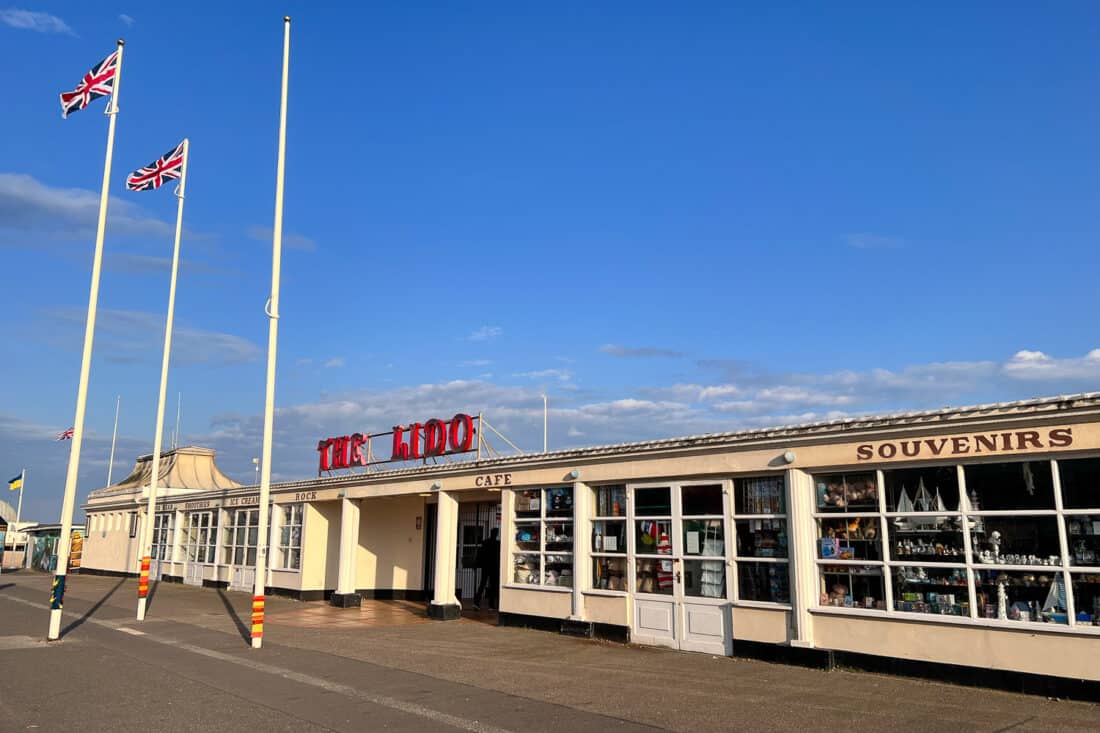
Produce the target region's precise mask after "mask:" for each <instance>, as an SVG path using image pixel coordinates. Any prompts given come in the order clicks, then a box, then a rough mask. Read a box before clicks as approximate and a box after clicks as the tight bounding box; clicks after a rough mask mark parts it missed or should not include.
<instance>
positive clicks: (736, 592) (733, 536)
mask: <svg viewBox="0 0 1100 733" xmlns="http://www.w3.org/2000/svg"><path fill="white" fill-rule="evenodd" d="M754 479H769V480H770V479H778V480H779V485H780V493H779V497H780V502H781V506H782V507H783V509H784V511H782V512H738V511H737V488H738V483H739V482H741V481H752V480H754ZM787 484H788V482H787V474H786V472H782V473H766V474H749V475H746V476H735V477H734V478H733V479H732V480H731V481H730V511H731V512H732V513H733V521H732V522H731V523H730V543H731V546H732V552H731V553H730V556H731V557H732V558H733V574H732V575H733V587H732V588H731V589H730V590H731V595H730V597H731V598H732V599H733V603H734V605H736V606H745V607H749V608H752V607H762V608H784V609H790V608H791V607H792V606H791V596H792V594H793V593H794V588H793V587H792V586H793V585H794V579H793V578H792V577H791V555H792V554H794V552H795V548H794V542H793V541H792V537H791V517H790V507H789V506H787V503H788V502H787V497H788V496H789V494H790V487H789V486H788V485H787ZM757 519H759V520H777V521H782V522H785V523H786V525H787V556H786V557H757V556H754V555H746V556H744V557H742V556H741V554H740V553H739V552H738V542H737V539H738V537H737V531H738V526H737V522H738V521H745V520H748V521H752V520H757ZM814 553H815V554H816V547H815V548H814ZM742 563H744V564H746V565H758V564H772V565H784V566H786V568H787V601H786V602H783V601H758V600H752V599H742V598H741V564H742Z"/></svg>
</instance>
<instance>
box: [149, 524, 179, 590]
mask: <svg viewBox="0 0 1100 733" xmlns="http://www.w3.org/2000/svg"><path fill="white" fill-rule="evenodd" d="M174 516H175V514H174V513H173V512H162V513H160V514H157V515H155V516H154V518H153V554H152V558H151V562H150V564H149V577H150V578H151V579H152V580H154V581H157V580H160V577H161V574H162V573H163V572H164V570H165V564H166V563H169V562H172V560H173V557H172V517H174Z"/></svg>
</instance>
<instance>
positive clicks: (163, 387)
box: [137, 138, 191, 621]
mask: <svg viewBox="0 0 1100 733" xmlns="http://www.w3.org/2000/svg"><path fill="white" fill-rule="evenodd" d="M190 158H191V143H190V142H189V141H188V140H187V138H184V139H183V165H182V166H181V170H180V182H179V186H178V187H177V188H176V198H177V199H178V202H177V204H176V241H175V246H174V247H173V248H172V277H171V280H170V281H169V285H168V318H167V319H166V320H165V323H164V353H163V355H162V357H161V362H160V393H159V394H158V395H157V424H156V426H155V427H154V429H153V430H154V432H153V465H152V473H151V475H150V476H149V504H148V506H147V507H146V509H145V524H144V525H143V527H142V532H141V548H142V553H141V574H140V575H139V576H138V607H137V620H138V621H144V620H145V606H146V603H147V601H148V596H149V565H150V563H151V557H152V554H153V521H154V518H155V517H156V511H157V484H158V483H159V482H160V451H161V447H162V441H163V435H164V402H165V400H166V399H167V398H168V362H169V361H170V359H171V354H172V322H173V321H174V319H175V315H176V279H177V276H178V275H179V267H180V235H181V234H182V232H183V201H184V197H185V189H186V187H187V164H188V163H189V162H190Z"/></svg>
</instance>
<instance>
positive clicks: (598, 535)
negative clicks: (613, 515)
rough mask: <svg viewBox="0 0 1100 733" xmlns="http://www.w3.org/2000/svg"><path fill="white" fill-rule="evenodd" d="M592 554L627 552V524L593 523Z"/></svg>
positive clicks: (620, 522) (613, 522)
mask: <svg viewBox="0 0 1100 733" xmlns="http://www.w3.org/2000/svg"><path fill="white" fill-rule="evenodd" d="M592 552H615V553H620V554H622V553H625V552H626V522H625V521H603V520H600V521H596V522H592Z"/></svg>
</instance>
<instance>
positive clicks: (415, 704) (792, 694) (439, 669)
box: [0, 571, 1100, 733]
mask: <svg viewBox="0 0 1100 733" xmlns="http://www.w3.org/2000/svg"><path fill="white" fill-rule="evenodd" d="M48 593H49V578H48V577H47V576H45V575H40V574H31V573H28V572H26V571H22V572H17V573H5V574H3V575H0V659H2V660H3V668H4V673H3V677H2V678H0V730H2V731H15V730H31V729H35V730H43V731H53V730H58V731H60V730H86V731H100V730H136V729H139V728H144V729H149V730H157V731H191V730H196V729H206V730H215V731H220V730H248V729H257V730H269V731H284V730H285V731H362V730H376V729H378V730H381V729H385V730H398V731H424V730H468V731H482V732H485V733H500V732H502V731H516V732H517V733H533V732H535V731H548V732H553V733H566V732H572V731H605V730H607V731H641V730H654V729H667V730H680V731H692V732H693V733H699V732H701V731H791V730H803V731H835V730H845V731H848V730H855V731H860V733H866V732H867V731H914V732H916V731H933V730H950V731H952V732H953V733H958V732H959V731H1029V730H1043V731H1061V730H1065V731H1096V730H1100V706H1096V705H1091V704H1087V703H1075V702H1064V701H1054V700H1047V699H1044V698H1041V697H1030V696H1024V695H1016V694H1011V693H1004V692H996V691H988V690H980V689H970V688H962V687H956V686H951V685H943V684H938V683H935V682H928V681H920V680H909V679H903V678H896V677H887V676H880V675H874V674H865V673H850V672H823V671H818V670H810V669H802V668H797V667H790V666H784V665H776V664H768V663H764V662H755V661H748V660H743V659H728V658H715V657H711V656H707V655H699V654H688V653H678V652H672V651H665V650H660V649H651V648H638V647H630V646H624V645H620V644H611V643H604V642H590V641H585V640H580V639H573V638H568V637H562V636H559V635H556V634H551V633H546V632H539V631H530V630H523V629H514V628H500V627H497V626H494V625H492V623H491V616H489V615H488V614H483V615H481V616H478V617H470V618H464V619H463V620H461V621H457V622H447V623H440V622H432V621H429V620H427V619H426V618H425V617H424V614H423V609H422V608H421V607H420V606H419V605H418V604H412V603H399V602H397V603H382V602H374V603H368V604H366V605H365V606H364V607H363V608H362V609H347V610H343V609H334V608H330V607H328V606H326V605H324V604H321V603H299V602H296V601H290V600H286V599H281V598H272V599H270V600H269V602H268V623H267V625H266V627H265V632H266V638H265V642H264V649H263V650H261V651H258V652H257V651H253V650H251V649H249V648H248V646H247V643H246V641H245V634H246V631H245V625H246V621H247V619H248V617H249V613H250V607H249V606H250V599H249V595H248V594H245V593H230V592H225V591H220V592H219V591H217V590H212V589H201V588H191V587H186V586H180V585H172V584H163V583H162V584H158V585H156V586H155V587H154V594H153V598H152V601H151V603H150V607H149V619H148V620H147V621H146V622H144V623H141V624H139V623H137V622H136V621H134V620H133V613H134V608H135V605H136V600H135V595H136V581H135V580H134V579H126V580H122V579H118V578H102V577H94V576H75V577H72V578H70V588H69V592H68V594H67V596H66V599H65V621H64V624H63V628H64V630H65V631H64V636H63V639H62V641H61V642H59V643H54V644H46V643H44V642H43V641H42V638H43V637H44V632H45V629H46V625H47V617H48V611H47V610H46V601H47V597H48Z"/></svg>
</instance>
